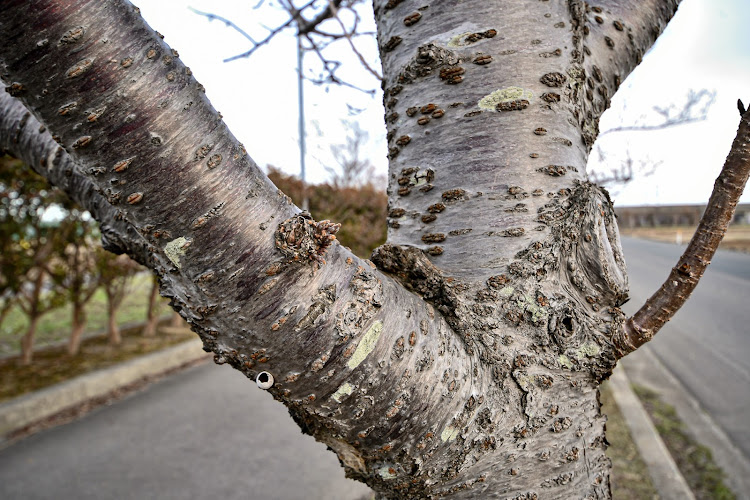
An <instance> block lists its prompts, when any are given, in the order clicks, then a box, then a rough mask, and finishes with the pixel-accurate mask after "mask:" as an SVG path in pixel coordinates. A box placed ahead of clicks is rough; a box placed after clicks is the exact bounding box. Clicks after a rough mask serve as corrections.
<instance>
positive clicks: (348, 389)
mask: <svg viewBox="0 0 750 500" xmlns="http://www.w3.org/2000/svg"><path fill="white" fill-rule="evenodd" d="M353 390H354V387H352V385H351V384H350V383H349V382H346V383H345V384H344V385H342V386H341V387H339V388H338V389H337V390H336V392H335V393H334V394H333V396H331V397H332V398H333V399H334V400H335V401H336V402H337V403H340V402H341V400H342V399H344V397H345V396H348V395H350V394H351V393H352V391H353Z"/></svg>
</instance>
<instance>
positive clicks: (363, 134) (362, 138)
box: [325, 121, 374, 188]
mask: <svg viewBox="0 0 750 500" xmlns="http://www.w3.org/2000/svg"><path fill="white" fill-rule="evenodd" d="M343 123H344V125H345V126H346V128H347V130H348V132H349V133H348V134H347V136H346V142H345V143H344V144H334V145H333V146H331V153H332V154H333V159H334V161H335V162H336V167H337V168H333V167H325V169H326V171H327V172H328V174H329V175H330V176H331V183H332V184H333V185H334V186H335V187H337V188H347V187H355V186H360V185H362V184H366V183H368V182H370V181H371V180H372V179H373V177H374V173H373V169H374V167H373V166H372V163H370V160H368V159H367V158H364V157H363V151H362V149H363V148H364V146H365V144H366V143H367V139H368V138H369V134H368V133H367V131H365V130H362V128H361V127H360V126H359V123H357V122H355V121H344V122H343Z"/></svg>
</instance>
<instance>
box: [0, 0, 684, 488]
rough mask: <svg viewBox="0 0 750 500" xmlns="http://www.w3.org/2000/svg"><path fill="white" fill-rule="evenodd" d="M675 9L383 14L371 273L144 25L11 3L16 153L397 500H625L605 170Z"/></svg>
mask: <svg viewBox="0 0 750 500" xmlns="http://www.w3.org/2000/svg"><path fill="white" fill-rule="evenodd" d="M676 7H677V2H676V1H674V0H644V1H641V2H637V3H635V2H629V1H628V2H626V1H618V0H602V1H601V2H598V4H597V5H593V4H591V5H589V4H586V3H585V2H582V1H579V0H569V1H563V0H549V1H545V0H526V1H486V0H481V1H480V0H472V1H469V0H434V1H432V2H431V3H430V2H415V1H412V0H375V2H374V8H375V15H376V19H377V22H378V40H379V45H380V47H381V56H382V61H383V70H384V78H385V79H384V90H385V107H386V123H387V126H388V138H389V141H390V143H389V146H390V153H389V154H390V159H391V161H390V187H389V197H390V198H389V199H390V207H389V225H390V229H389V238H388V243H387V244H386V245H384V246H382V247H381V248H379V249H378V250H376V252H375V253H374V254H373V257H372V262H370V261H367V260H361V259H359V258H357V257H356V256H354V255H353V254H351V252H349V251H348V250H347V249H346V248H344V247H342V246H340V245H339V244H338V243H337V242H336V241H335V237H334V234H335V232H336V230H337V226H336V225H335V224H331V223H329V222H328V221H322V222H317V221H314V220H312V219H311V218H309V216H307V215H306V214H304V213H300V211H299V209H297V208H296V207H295V206H294V205H293V204H292V203H291V202H290V200H289V199H288V197H286V196H285V195H284V194H283V193H281V192H280V191H278V190H277V189H276V188H275V186H273V185H272V184H271V183H270V181H268V180H267V179H266V177H265V176H264V175H263V173H262V172H261V171H260V169H259V168H258V167H257V166H256V165H255V163H254V162H253V161H252V160H251V159H250V158H249V157H248V155H247V153H246V152H245V149H244V147H243V146H242V145H241V144H240V143H238V142H237V140H236V139H235V138H234V137H233V136H232V135H231V133H230V132H229V131H228V130H227V128H226V126H225V125H224V123H223V122H222V120H221V116H220V115H218V114H217V113H216V111H215V110H214V109H213V108H212V107H211V105H210V103H209V102H208V100H207V99H206V97H205V95H204V93H203V88H202V87H201V85H200V84H199V83H197V82H196V81H195V79H194V78H193V77H192V75H191V72H190V70H189V69H188V68H186V67H185V66H184V65H183V64H182V63H181V61H180V59H179V56H178V53H177V52H176V51H175V50H173V49H170V48H169V47H168V46H167V45H166V44H165V43H164V42H163V41H162V40H161V39H160V38H159V37H158V35H157V34H156V33H155V32H154V31H153V30H152V29H151V28H149V27H148V26H147V25H146V24H145V23H144V22H143V20H142V19H141V17H140V15H139V14H138V10H137V8H135V7H133V6H132V5H130V4H129V3H127V2H124V1H120V0H118V1H114V0H112V1H100V0H96V1H94V0H77V1H72V0H71V1H65V2H53V1H27V0H25V1H21V0H10V1H6V2H4V9H3V10H4V12H3V14H4V15H3V18H2V19H1V20H0V72H1V75H0V76H1V77H2V80H3V82H5V85H6V87H7V89H6V90H7V91H8V95H6V96H4V97H3V99H2V101H0V110H2V111H0V113H2V115H1V116H0V119H1V120H2V124H1V125H0V147H2V148H4V149H6V150H8V151H10V152H12V153H13V154H15V155H17V156H20V157H22V158H23V159H24V160H26V161H27V163H29V164H30V165H32V167H33V168H34V169H36V170H37V171H39V172H41V173H42V174H43V175H45V176H46V177H48V178H49V179H50V180H52V182H54V183H55V184H57V185H60V186H61V187H62V188H63V189H65V190H66V191H67V192H68V193H69V194H71V196H73V197H74V198H75V199H76V200H77V201H78V202H79V203H81V204H82V205H83V206H85V207H86V208H88V209H90V210H91V211H92V213H93V214H94V216H95V217H96V218H97V219H98V220H99V221H100V222H101V223H102V226H103V234H104V235H105V245H106V247H107V248H109V249H111V250H114V251H117V252H127V253H128V254H130V255H132V256H134V257H135V258H136V260H138V261H139V262H141V263H143V264H145V265H147V266H148V267H150V268H151V269H152V270H153V271H154V272H155V273H157V275H158V276H159V278H160V280H161V293H162V294H163V295H165V296H167V297H170V298H171V300H172V305H173V307H175V308H176V309H177V310H179V311H180V314H181V315H182V316H183V317H184V318H185V319H186V320H187V321H188V323H189V324H190V326H191V327H192V329H193V330H194V331H195V332H196V333H198V335H199V336H200V337H201V339H202V340H203V342H204V346H205V349H206V350H209V351H213V352H214V353H215V360H216V362H217V363H229V364H231V365H232V366H233V367H235V368H237V369H239V370H241V371H242V372H243V373H245V374H246V375H247V376H248V377H249V378H251V379H255V378H256V377H257V376H258V374H259V373H261V372H267V374H270V376H272V377H273V384H272V385H271V387H270V389H268V390H269V392H271V394H272V395H273V396H274V398H276V399H277V400H279V401H281V402H282V403H284V404H285V405H286V406H287V407H288V408H289V412H290V414H291V416H292V418H294V419H295V421H296V422H297V423H298V424H299V425H300V427H301V428H302V430H303V431H304V432H306V433H310V434H312V435H313V436H314V437H315V438H316V439H318V440H320V441H322V442H323V443H325V444H327V445H328V446H329V447H330V448H331V449H332V450H333V451H334V452H335V453H337V455H338V457H339V459H340V461H341V463H342V465H343V466H344V467H345V468H346V471H347V474H348V475H349V476H350V477H353V478H355V479H359V480H361V481H364V482H366V483H367V484H368V485H370V486H371V487H372V488H373V489H374V490H376V491H377V492H378V494H379V495H380V496H381V497H382V498H441V497H450V498H519V499H531V498H574V497H575V498H609V497H610V496H611V495H610V490H609V467H610V464H609V460H608V459H607V458H606V456H605V454H604V450H605V448H606V440H605V438H604V423H605V417H604V416H603V415H602V414H601V411H600V404H599V401H598V385H599V383H600V382H601V381H602V380H603V379H604V378H606V377H607V376H608V375H609V374H610V373H611V370H612V368H613V367H614V364H615V362H616V359H617V356H616V349H615V347H614V346H613V343H612V338H613V335H614V334H615V332H619V331H620V330H621V328H622V323H623V321H624V318H623V315H622V313H621V312H620V310H619V309H618V306H619V305H620V304H621V302H622V301H623V300H624V299H625V298H626V297H627V277H626V272H625V266H624V261H623V258H622V253H621V249H620V244H619V240H618V233H617V228H616V224H615V220H614V213H613V211H612V206H611V202H610V200H609V198H608V196H607V194H606V192H604V191H603V190H601V189H600V188H598V187H596V186H593V185H591V184H589V183H587V182H586V180H585V179H586V173H585V165H586V159H587V157H588V153H589V149H590V147H591V145H592V144H593V141H594V139H595V137H596V135H597V132H598V119H599V116H600V115H601V113H602V112H603V111H604V110H605V109H606V108H607V106H608V104H609V97H610V96H611V95H612V94H613V93H614V92H615V90H616V89H617V87H618V86H619V84H620V82H621V81H622V80H624V78H625V77H626V76H627V75H628V73H629V72H630V71H631V70H632V69H633V68H634V67H635V66H636V65H637V64H638V62H639V61H640V58H641V56H642V54H643V53H644V52H645V51H646V50H647V49H648V47H650V45H651V44H652V43H653V41H654V40H655V38H656V36H658V34H659V33H660V32H661V30H662V29H663V28H664V26H665V25H666V23H667V21H668V20H669V18H670V17H671V16H672V15H673V13H674V11H675V10H676ZM11 96H13V97H17V98H19V99H13V98H12V97H11ZM18 100H20V101H22V102H23V105H25V106H26V108H27V109H28V110H29V111H28V112H27V111H26V108H23V107H22V106H21V105H20V104H19V103H18ZM29 112H30V113H31V114H32V115H33V116H31V115H30V114H29ZM37 119H38V120H39V121H40V122H41V123H43V124H44V125H40V124H39V122H37V121H36V120H37ZM262 380H263V381H267V380H269V378H268V376H267V375H264V378H262Z"/></svg>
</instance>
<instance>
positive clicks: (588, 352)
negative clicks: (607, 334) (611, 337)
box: [576, 342, 601, 360]
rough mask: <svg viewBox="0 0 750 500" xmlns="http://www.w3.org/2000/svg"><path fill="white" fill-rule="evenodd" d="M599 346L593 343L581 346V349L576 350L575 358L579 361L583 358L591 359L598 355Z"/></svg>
mask: <svg viewBox="0 0 750 500" xmlns="http://www.w3.org/2000/svg"><path fill="white" fill-rule="evenodd" d="M600 350H601V349H599V346H598V345H596V344H594V343H593V342H587V343H585V344H583V345H582V346H581V347H579V348H578V349H576V357H577V358H578V359H579V360H581V359H583V358H585V357H592V356H596V355H597V354H599V351H600Z"/></svg>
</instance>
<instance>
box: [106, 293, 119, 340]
mask: <svg viewBox="0 0 750 500" xmlns="http://www.w3.org/2000/svg"><path fill="white" fill-rule="evenodd" d="M119 306H120V303H119V301H118V300H117V298H116V297H115V295H114V294H112V293H110V292H109V291H107V337H108V338H109V343H110V344H111V345H120V344H122V335H120V327H119V326H118V324H117V310H118V309H119Z"/></svg>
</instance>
